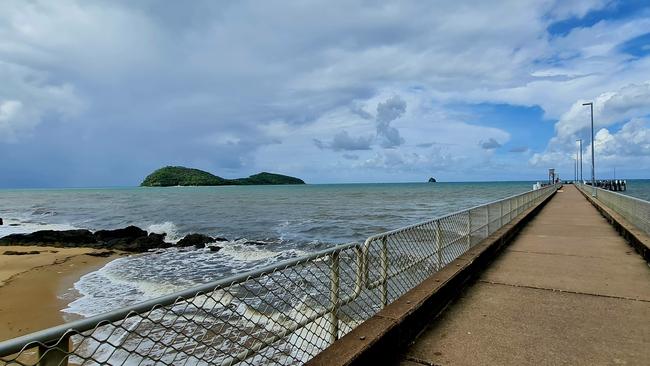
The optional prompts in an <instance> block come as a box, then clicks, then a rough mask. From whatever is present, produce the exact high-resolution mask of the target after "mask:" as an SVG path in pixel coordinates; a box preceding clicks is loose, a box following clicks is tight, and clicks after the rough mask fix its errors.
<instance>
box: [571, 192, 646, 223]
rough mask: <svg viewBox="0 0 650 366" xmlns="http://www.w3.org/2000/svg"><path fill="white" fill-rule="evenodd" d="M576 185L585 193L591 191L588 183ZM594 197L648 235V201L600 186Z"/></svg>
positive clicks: (588, 193)
mask: <svg viewBox="0 0 650 366" xmlns="http://www.w3.org/2000/svg"><path fill="white" fill-rule="evenodd" d="M576 187H578V189H580V190H582V191H583V192H584V193H585V194H587V195H592V193H593V189H592V187H591V186H589V185H585V184H576ZM596 199H597V200H598V201H600V202H601V203H603V204H604V205H605V206H607V207H609V208H610V209H612V210H614V211H615V212H616V213H618V214H619V215H621V216H623V217H624V218H625V219H626V220H627V221H629V222H630V223H631V224H633V225H634V226H636V227H637V228H639V229H641V230H643V231H644V232H645V233H646V234H648V235H650V202H648V201H644V200H642V199H639V198H635V197H632V196H628V195H625V194H621V193H617V192H612V191H608V190H605V189H602V188H596Z"/></svg>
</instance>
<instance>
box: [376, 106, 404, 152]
mask: <svg viewBox="0 0 650 366" xmlns="http://www.w3.org/2000/svg"><path fill="white" fill-rule="evenodd" d="M404 112H406V102H405V101H404V100H402V99H401V98H400V97H399V96H398V95H395V96H392V97H390V98H388V99H387V100H386V101H384V102H382V103H379V104H377V117H376V119H377V137H378V138H379V139H380V140H381V142H380V145H381V146H382V147H383V148H387V149H391V148H395V147H397V146H399V145H401V144H403V143H404V139H403V138H402V137H401V136H400V134H399V131H398V130H397V129H396V128H395V127H391V126H390V123H391V122H392V121H394V120H396V119H398V118H400V117H401V116H402V115H404Z"/></svg>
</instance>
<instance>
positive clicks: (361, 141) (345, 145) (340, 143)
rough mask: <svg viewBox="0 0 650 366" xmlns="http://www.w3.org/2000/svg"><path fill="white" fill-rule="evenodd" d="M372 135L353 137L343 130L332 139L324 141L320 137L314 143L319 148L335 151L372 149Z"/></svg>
mask: <svg viewBox="0 0 650 366" xmlns="http://www.w3.org/2000/svg"><path fill="white" fill-rule="evenodd" d="M372 141H373V137H372V136H359V137H352V136H350V134H349V133H348V131H345V130H343V131H341V132H339V133H337V134H336V135H334V138H332V141H330V142H323V141H321V140H319V139H314V144H315V145H316V146H317V147H318V148H319V149H331V150H334V151H341V150H343V151H355V150H370V145H371V144H372Z"/></svg>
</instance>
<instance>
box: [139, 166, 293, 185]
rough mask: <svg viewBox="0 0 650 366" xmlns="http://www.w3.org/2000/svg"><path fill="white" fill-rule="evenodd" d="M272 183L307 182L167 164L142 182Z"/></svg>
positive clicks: (162, 183) (272, 174)
mask: <svg viewBox="0 0 650 366" xmlns="http://www.w3.org/2000/svg"><path fill="white" fill-rule="evenodd" d="M271 184H305V182H304V181H303V180H302V179H299V178H295V177H290V176H288V175H282V174H274V173H267V172H262V173H259V174H255V175H251V176H250V177H248V178H237V179H226V178H221V177H219V176H216V175H214V174H212V173H208V172H206V171H203V170H200V169H194V168H186V167H183V166H166V167H164V168H160V169H158V170H156V171H154V172H153V173H151V174H149V175H148V176H147V177H146V178H145V179H144V180H143V181H142V183H140V186H142V187H173V186H234V185H271Z"/></svg>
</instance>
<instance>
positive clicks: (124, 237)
mask: <svg viewBox="0 0 650 366" xmlns="http://www.w3.org/2000/svg"><path fill="white" fill-rule="evenodd" d="M143 236H147V232H146V231H144V230H142V229H140V228H139V227H137V226H133V225H131V226H127V227H125V228H123V229H117V230H99V231H96V232H95V238H97V241H100V242H104V243H111V242H115V241H123V242H132V241H133V240H135V239H137V238H141V237H143Z"/></svg>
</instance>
